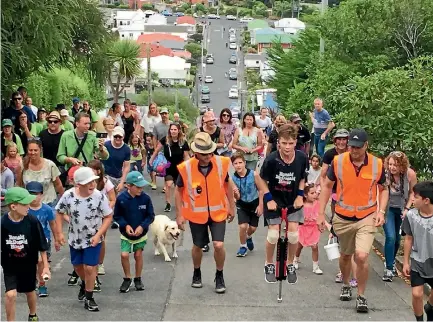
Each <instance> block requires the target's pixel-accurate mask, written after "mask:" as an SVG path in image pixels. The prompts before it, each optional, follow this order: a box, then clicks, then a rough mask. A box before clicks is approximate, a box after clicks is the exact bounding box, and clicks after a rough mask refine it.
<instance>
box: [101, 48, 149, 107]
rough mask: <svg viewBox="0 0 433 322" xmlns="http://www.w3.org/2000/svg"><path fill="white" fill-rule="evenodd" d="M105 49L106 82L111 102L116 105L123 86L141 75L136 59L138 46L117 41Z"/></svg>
mask: <svg viewBox="0 0 433 322" xmlns="http://www.w3.org/2000/svg"><path fill="white" fill-rule="evenodd" d="M107 49H108V50H107V53H106V58H107V64H106V68H107V70H106V72H107V74H106V75H107V81H108V83H109V85H110V87H111V91H112V93H113V100H114V102H116V103H117V101H118V100H119V95H120V94H121V93H122V92H123V90H124V89H125V86H126V85H128V84H129V83H130V81H131V80H133V79H134V78H135V77H137V76H140V75H141V74H142V70H141V67H140V61H139V58H138V56H139V54H140V46H139V45H138V44H137V43H136V42H134V41H131V40H117V41H115V42H113V43H111V44H110V45H109V46H108V48H107Z"/></svg>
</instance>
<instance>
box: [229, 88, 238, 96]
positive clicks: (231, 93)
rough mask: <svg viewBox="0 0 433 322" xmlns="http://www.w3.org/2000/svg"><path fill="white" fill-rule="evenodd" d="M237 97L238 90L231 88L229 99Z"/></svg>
mask: <svg viewBox="0 0 433 322" xmlns="http://www.w3.org/2000/svg"><path fill="white" fill-rule="evenodd" d="M238 97H239V94H238V90H237V89H233V88H231V89H230V90H229V98H238Z"/></svg>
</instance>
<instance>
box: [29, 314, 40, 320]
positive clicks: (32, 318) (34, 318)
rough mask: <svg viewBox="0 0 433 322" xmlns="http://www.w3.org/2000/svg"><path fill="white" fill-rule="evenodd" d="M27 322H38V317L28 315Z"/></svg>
mask: <svg viewBox="0 0 433 322" xmlns="http://www.w3.org/2000/svg"><path fill="white" fill-rule="evenodd" d="M27 321H39V317H38V316H37V315H36V314H35V315H30V314H29V319H28V320H27Z"/></svg>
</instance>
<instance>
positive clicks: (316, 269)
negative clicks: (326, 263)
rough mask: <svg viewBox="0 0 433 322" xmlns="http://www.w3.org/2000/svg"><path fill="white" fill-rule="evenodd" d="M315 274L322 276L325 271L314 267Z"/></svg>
mask: <svg viewBox="0 0 433 322" xmlns="http://www.w3.org/2000/svg"><path fill="white" fill-rule="evenodd" d="M313 273H314V274H316V275H322V274H323V271H322V270H321V269H320V267H319V266H316V267H313Z"/></svg>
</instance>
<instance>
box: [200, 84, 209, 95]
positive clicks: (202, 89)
mask: <svg viewBox="0 0 433 322" xmlns="http://www.w3.org/2000/svg"><path fill="white" fill-rule="evenodd" d="M201 93H202V94H209V93H210V88H209V86H206V85H205V86H203V87H202V88H201Z"/></svg>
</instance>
